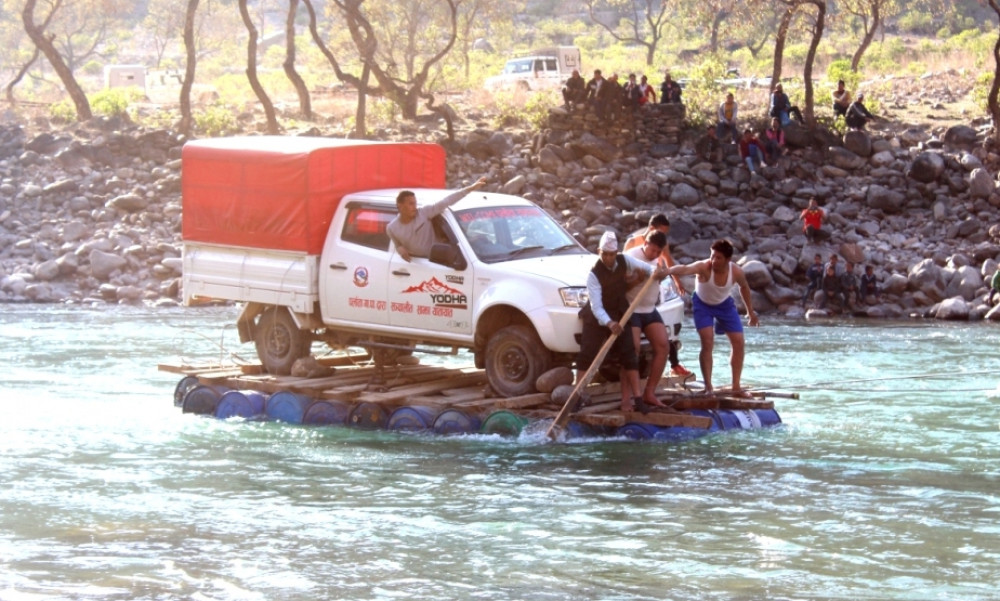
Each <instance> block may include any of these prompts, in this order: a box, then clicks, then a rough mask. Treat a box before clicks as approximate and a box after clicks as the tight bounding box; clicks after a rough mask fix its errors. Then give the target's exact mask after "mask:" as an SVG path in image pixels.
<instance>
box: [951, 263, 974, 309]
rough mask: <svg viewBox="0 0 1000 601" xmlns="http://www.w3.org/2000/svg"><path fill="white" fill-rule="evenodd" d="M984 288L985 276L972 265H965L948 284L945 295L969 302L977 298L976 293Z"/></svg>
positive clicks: (957, 270) (956, 271)
mask: <svg viewBox="0 0 1000 601" xmlns="http://www.w3.org/2000/svg"><path fill="white" fill-rule="evenodd" d="M982 287H983V276H981V275H980V274H979V270H978V269H976V268H975V267H972V266H971V265H965V266H963V267H959V268H958V269H956V270H955V275H953V276H952V277H951V281H950V282H948V287H947V288H946V289H945V294H946V295H948V296H951V297H962V298H964V299H965V300H967V301H971V300H972V299H974V298H976V292H978V291H979V289H980V288H982Z"/></svg>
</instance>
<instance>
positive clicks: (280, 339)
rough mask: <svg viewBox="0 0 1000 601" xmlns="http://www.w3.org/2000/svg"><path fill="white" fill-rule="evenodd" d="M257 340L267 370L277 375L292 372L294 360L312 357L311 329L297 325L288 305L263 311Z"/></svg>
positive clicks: (255, 336) (261, 359)
mask: <svg viewBox="0 0 1000 601" xmlns="http://www.w3.org/2000/svg"><path fill="white" fill-rule="evenodd" d="M253 341H254V345H255V346H256V347H257V357H258V358H260V362H261V364H263V366H264V370H265V371H267V373H269V374H274V375H277V376H287V375H288V374H290V373H292V364H294V363H295V361H297V360H298V359H301V358H302V357H308V356H309V347H310V345H311V344H312V338H311V336H310V335H309V333H308V332H304V331H302V330H300V329H299V328H298V326H296V325H295V320H294V319H292V315H291V314H290V313H289V312H288V308H286V307H271V308H269V309H267V310H265V311H264V312H263V313H262V314H261V316H260V319H259V320H258V321H257V328H256V330H255V331H254V336H253Z"/></svg>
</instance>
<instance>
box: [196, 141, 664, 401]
mask: <svg viewBox="0 0 1000 601" xmlns="http://www.w3.org/2000/svg"><path fill="white" fill-rule="evenodd" d="M182 162H183V179H182V188H183V200H184V219H183V234H184V259H183V261H184V264H183V270H184V276H183V295H184V301H185V303H186V304H197V303H200V302H204V301H206V300H220V299H221V300H230V301H238V302H244V303H246V306H245V308H244V310H243V312H242V314H241V316H240V317H239V320H238V328H239V332H240V338H241V341H242V342H249V341H253V342H254V343H255V345H256V349H257V354H258V356H259V358H260V360H261V362H262V364H263V366H264V368H265V369H266V370H267V371H268V372H270V373H276V374H287V373H288V372H289V371H290V369H291V367H292V364H293V363H294V362H295V361H296V360H297V359H299V358H301V357H305V356H308V355H309V354H310V348H311V345H312V342H313V341H322V342H325V343H327V344H329V345H330V346H332V347H335V348H342V347H348V346H361V347H367V348H369V349H371V350H373V352H375V356H376V359H377V360H378V358H379V357H380V356H382V357H383V358H385V355H384V353H385V352H413V351H414V350H416V351H420V350H422V349H420V348H418V347H417V345H430V346H436V347H451V348H453V349H460V348H465V349H471V350H472V352H473V355H474V358H475V364H476V366H477V367H480V368H485V370H486V373H487V378H488V380H489V382H490V385H491V387H492V388H493V389H494V390H495V391H496V392H497V393H499V394H501V395H505V396H516V395H521V394H526V393H530V392H534V390H535V380H536V379H537V377H538V376H539V375H540V374H542V373H543V372H545V371H546V370H548V369H549V368H551V367H553V366H555V365H560V364H561V365H567V364H569V363H570V362H571V361H572V360H573V358H574V356H575V355H576V353H577V352H578V350H579V332H580V327H581V326H580V324H581V322H580V319H579V318H578V313H579V310H580V308H581V307H582V306H583V305H584V304H585V303H586V301H587V295H586V289H585V281H586V277H587V273H588V271H589V270H590V268H591V267H592V266H593V265H594V262H595V260H596V256H595V255H594V254H592V253H590V252H588V251H587V250H586V249H585V248H583V247H582V246H581V245H580V244H579V243H578V242H577V241H576V240H575V239H574V238H573V237H572V236H571V235H570V234H568V233H567V232H566V231H565V230H564V229H563V228H562V227H561V226H560V225H559V224H558V223H557V222H556V221H555V220H554V219H552V217H551V216H549V215H548V213H546V212H545V211H544V210H542V209H541V208H539V207H538V206H536V205H535V204H533V203H531V202H529V201H527V200H524V199H522V198H518V197H514V196H508V195H504V194H493V193H483V192H473V193H472V194H470V195H469V196H467V197H465V198H464V199H462V200H461V201H459V202H458V203H457V204H455V205H453V206H452V207H451V208H450V209H448V210H446V211H445V212H444V214H443V215H441V216H440V217H438V218H436V219H437V223H436V230H437V236H438V237H439V239H440V243H439V244H436V245H435V246H434V247H433V250H432V251H431V255H430V257H429V258H414V259H413V260H412V261H411V262H407V261H404V260H403V259H402V258H401V257H400V256H399V255H398V254H397V253H396V249H395V248H394V247H393V244H392V242H391V240H390V238H389V236H388V235H387V234H386V226H387V225H388V223H389V222H390V221H391V220H392V219H393V218H394V217H395V215H396V206H395V198H396V195H397V193H398V192H399V190H400V189H403V188H406V189H412V190H413V191H414V192H415V193H416V197H417V199H418V202H419V203H420V204H429V203H433V202H435V201H437V200H440V199H441V198H443V197H444V196H445V195H447V194H449V193H450V191H449V190H445V189H442V188H443V184H444V174H445V165H444V151H443V149H442V148H441V147H439V146H436V145H432V144H394V143H377V142H359V141H348V140H333V139H325V138H306V137H298V138H294V137H269V136H261V137H237V138H222V139H212V140H203V141H194V142H189V143H188V144H187V145H185V147H184V150H183V154H182ZM368 186H371V187H373V189H370V190H368V189H366V188H367V187H368ZM430 186H433V187H430ZM665 282H666V285H665V291H666V294H667V295H668V296H669V297H670V298H668V299H667V302H665V303H664V304H663V305H662V307H661V308H662V310H663V312H664V313H665V317H666V318H667V323H668V324H675V323H677V324H679V322H680V319H681V317H682V315H683V303H682V301H681V300H680V299H679V298H677V296H676V293H674V292H673V288H672V284H670V283H669V282H670V279H669V278H668V279H667V280H665ZM380 350H381V351H383V354H382V355H380V354H379V353H378V351H380Z"/></svg>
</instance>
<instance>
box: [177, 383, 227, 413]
mask: <svg viewBox="0 0 1000 601" xmlns="http://www.w3.org/2000/svg"><path fill="white" fill-rule="evenodd" d="M228 390H229V389H228V388H226V387H225V386H204V385H201V384H199V385H198V386H195V387H194V388H192V389H190V390H188V391H187V394H185V395H184V402H183V407H184V408H183V412H184V413H195V414H197V415H215V408H216V407H217V406H218V405H219V399H220V398H222V395H223V394H224V393H225V392H227V391H228Z"/></svg>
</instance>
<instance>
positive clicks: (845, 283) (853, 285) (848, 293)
mask: <svg viewBox="0 0 1000 601" xmlns="http://www.w3.org/2000/svg"><path fill="white" fill-rule="evenodd" d="M840 294H841V295H843V297H844V306H845V307H847V309H848V310H849V311H851V312H852V313H853V312H854V311H855V310H856V308H857V304H858V276H856V275H854V263H851V262H850V261H848V262H847V265H845V266H844V273H842V274H841V275H840Z"/></svg>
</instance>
